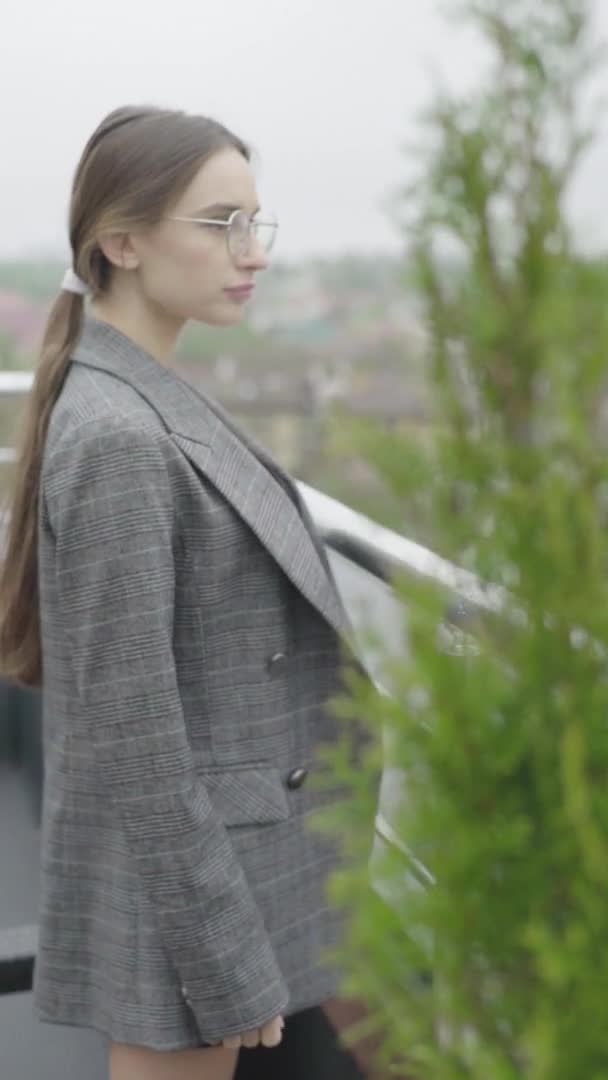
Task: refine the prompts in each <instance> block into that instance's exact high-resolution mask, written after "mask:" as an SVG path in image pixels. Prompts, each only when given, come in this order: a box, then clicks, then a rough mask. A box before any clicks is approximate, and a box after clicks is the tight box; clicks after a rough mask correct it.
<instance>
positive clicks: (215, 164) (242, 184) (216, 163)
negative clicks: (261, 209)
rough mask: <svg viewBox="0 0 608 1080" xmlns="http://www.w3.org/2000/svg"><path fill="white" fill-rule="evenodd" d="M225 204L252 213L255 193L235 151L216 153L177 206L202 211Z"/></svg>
mask: <svg viewBox="0 0 608 1080" xmlns="http://www.w3.org/2000/svg"><path fill="white" fill-rule="evenodd" d="M217 203H226V204H230V205H232V206H241V207H243V209H245V210H247V209H248V210H251V211H253V210H255V207H256V206H257V190H256V184H255V177H254V175H253V170H252V168H251V165H250V164H249V162H248V161H246V159H245V158H244V157H243V155H242V154H240V153H239V152H238V150H233V149H232V148H231V147H230V148H227V149H225V150H218V152H217V153H216V154H214V155H213V157H211V158H209V160H208V161H206V162H205V164H204V165H202V166H201V168H200V169H199V171H198V173H197V174H196V176H195V177H194V178H193V179H192V180H191V182H190V184H189V185H188V187H187V188H186V190H185V191H184V193H183V195H182V196H181V198H180V200H179V203H178V206H179V207H180V208H185V207H188V208H189V209H191V210H202V209H203V208H204V207H206V206H213V205H214V204H217Z"/></svg>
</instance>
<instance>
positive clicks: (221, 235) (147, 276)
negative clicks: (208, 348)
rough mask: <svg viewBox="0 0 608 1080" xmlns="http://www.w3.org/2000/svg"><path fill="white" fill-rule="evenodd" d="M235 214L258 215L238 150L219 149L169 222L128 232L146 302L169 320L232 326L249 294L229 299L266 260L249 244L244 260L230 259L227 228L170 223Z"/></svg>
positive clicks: (247, 170)
mask: <svg viewBox="0 0 608 1080" xmlns="http://www.w3.org/2000/svg"><path fill="white" fill-rule="evenodd" d="M234 209H240V210H244V211H245V213H246V214H247V215H249V216H250V217H251V216H253V215H254V214H255V213H256V211H257V210H258V209H259V206H258V198H257V192H256V186H255V181H254V177H253V172H252V169H251V166H250V165H249V162H248V161H246V160H245V158H244V157H243V156H242V154H240V153H239V152H238V151H237V150H234V149H232V148H227V149H225V150H220V151H218V152H217V153H216V154H214V156H213V157H212V158H210V159H209V160H208V161H207V162H206V163H205V164H204V165H203V166H202V167H201V168H200V169H199V171H198V173H197V174H196V176H195V177H194V179H193V180H192V181H191V183H190V185H189V186H188V188H187V189H186V191H184V193H183V195H182V196H181V197H180V199H179V200H178V201H177V202H176V203H174V204H173V205H172V206H171V207H170V209H168V211H167V215H168V218H169V219H168V220H163V221H161V222H160V223H159V224H158V225H155V226H154V227H153V228H151V229H146V230H142V231H140V232H136V233H132V234H131V236H130V243H131V245H132V249H133V252H134V255H135V256H136V258H137V267H136V272H137V275H138V284H139V287H140V289H141V291H142V293H143V298H144V300H145V302H146V303H147V304H149V305H151V306H152V307H153V308H156V309H157V310H158V309H161V311H162V314H163V315H164V316H166V317H167V318H169V319H170V320H175V321H178V322H179V321H183V320H186V319H195V320H197V321H199V322H205V323H210V324H211V325H215V326H226V325H231V324H232V323H236V322H238V321H239V320H240V319H241V318H242V315H243V310H244V307H245V304H246V302H247V299H248V298H249V295H250V294H247V293H238V292H231V291H230V290H233V289H238V288H239V287H241V288H242V287H243V286H253V284H254V279H255V275H256V273H257V272H258V270H264V269H266V267H267V265H268V255H267V254H266V253H265V251H263V250H262V249H261V248H260V246H259V245H258V243H257V242H256V238H255V233H253V235H252V239H251V250H250V251H249V253H248V254H247V255H241V256H237V257H236V258H235V257H233V256H232V255H231V253H230V251H229V250H228V242H227V229H226V228H222V227H221V226H212V225H201V224H197V223H195V222H191V221H175V220H172V219H173V218H175V217H187V218H191V217H194V218H215V219H217V220H219V221H222V220H223V221H226V220H227V219H228V217H229V216H230V213H231V211H232V210H234Z"/></svg>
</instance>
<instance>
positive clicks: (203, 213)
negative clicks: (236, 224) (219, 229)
mask: <svg viewBox="0 0 608 1080" xmlns="http://www.w3.org/2000/svg"><path fill="white" fill-rule="evenodd" d="M243 209H244V207H243V206H235V205H233V204H231V203H213V205H212V206H204V207H202V208H200V209H198V210H195V211H194V212H193V215H192V216H193V217H212V216H213V215H214V214H232V212H233V211H234V210H243ZM259 212H260V207H259V206H257V207H256V208H255V210H254V211H253V213H254V214H258V213H259Z"/></svg>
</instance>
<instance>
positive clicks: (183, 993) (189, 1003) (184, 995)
mask: <svg viewBox="0 0 608 1080" xmlns="http://www.w3.org/2000/svg"><path fill="white" fill-rule="evenodd" d="M180 989H181V992H182V997H183V999H184V1001H185V1002H186V1005H191V1004H192V1002H191V1001H190V997H189V996H188V991H187V989H186V987H185V986H182V987H181V988H180Z"/></svg>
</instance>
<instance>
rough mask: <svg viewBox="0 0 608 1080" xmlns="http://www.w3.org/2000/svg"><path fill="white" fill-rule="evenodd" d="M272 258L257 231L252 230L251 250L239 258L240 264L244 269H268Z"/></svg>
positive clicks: (250, 238)
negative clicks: (261, 242)
mask: <svg viewBox="0 0 608 1080" xmlns="http://www.w3.org/2000/svg"><path fill="white" fill-rule="evenodd" d="M269 262H270V258H269V255H268V252H267V251H266V250H265V249H264V248H263V247H262V245H261V244H260V241H259V240H258V238H257V236H256V234H255V231H254V230H252V232H251V235H250V237H249V250H248V251H247V252H246V253H245V254H244V255H240V256H239V258H238V265H239V267H241V268H242V269H244V270H266V268H267V267H268V264H269Z"/></svg>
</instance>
